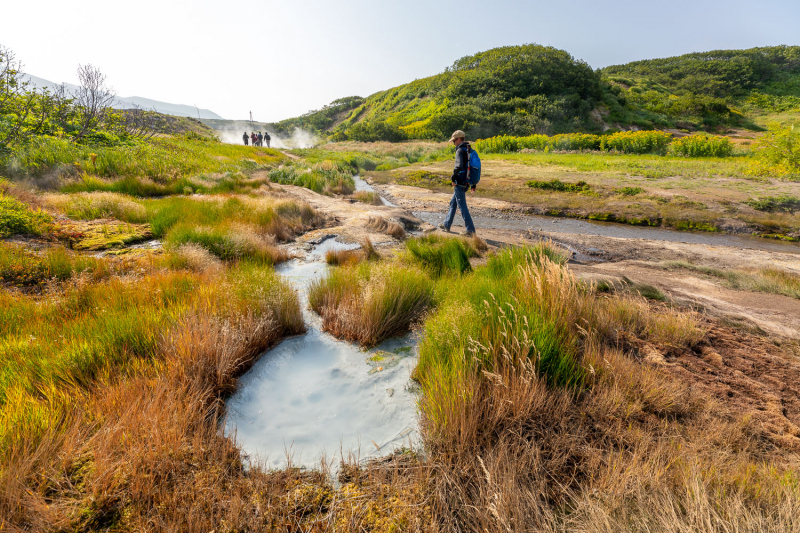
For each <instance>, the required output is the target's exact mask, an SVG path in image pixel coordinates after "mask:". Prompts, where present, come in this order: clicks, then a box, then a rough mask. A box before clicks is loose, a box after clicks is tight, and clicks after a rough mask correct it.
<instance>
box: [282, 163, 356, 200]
mask: <svg viewBox="0 0 800 533" xmlns="http://www.w3.org/2000/svg"><path fill="white" fill-rule="evenodd" d="M269 179H270V180H271V181H273V182H275V183H282V184H284V185H296V186H298V187H305V188H306V189H311V190H312V191H314V192H318V193H335V194H350V193H352V192H353V191H354V190H355V182H354V180H353V168H352V167H350V166H349V165H347V164H346V163H344V162H343V161H334V160H330V159H327V160H324V161H322V162H320V163H315V164H313V165H311V166H307V165H305V164H303V163H293V164H291V165H283V166H281V167H278V168H276V169H274V170H271V171H270V173H269Z"/></svg>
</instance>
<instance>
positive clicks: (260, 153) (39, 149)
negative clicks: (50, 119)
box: [4, 137, 285, 184]
mask: <svg viewBox="0 0 800 533" xmlns="http://www.w3.org/2000/svg"><path fill="white" fill-rule="evenodd" d="M283 159H285V156H283V155H282V154H281V153H280V152H278V151H277V150H271V149H268V148H255V147H247V146H238V145H231V144H222V143H217V142H211V141H196V140H188V139H186V138H182V137H159V138H155V139H151V140H149V141H147V142H140V143H137V144H135V145H133V146H115V147H102V146H93V147H90V146H83V145H78V144H74V143H71V142H69V141H67V140H64V139H56V138H38V139H33V140H31V141H30V142H29V143H26V144H24V145H22V146H20V147H18V148H16V149H15V151H14V152H13V153H12V154H11V156H10V157H8V158H7V159H6V160H5V161H4V165H5V170H6V172H7V173H8V174H9V175H10V176H11V177H25V176H41V175H43V174H45V173H48V172H51V171H53V170H61V171H62V172H64V173H66V174H67V175H70V174H71V175H78V174H81V173H84V172H87V173H91V174H93V175H95V176H100V177H103V178H126V177H127V178H148V179H150V180H152V181H155V182H156V183H160V184H166V183H169V182H172V181H175V180H177V179H179V178H187V177H192V176H197V175H200V174H215V173H226V172H247V171H253V170H256V169H258V168H262V167H267V166H269V165H272V164H274V163H276V162H278V161H281V160H283Z"/></svg>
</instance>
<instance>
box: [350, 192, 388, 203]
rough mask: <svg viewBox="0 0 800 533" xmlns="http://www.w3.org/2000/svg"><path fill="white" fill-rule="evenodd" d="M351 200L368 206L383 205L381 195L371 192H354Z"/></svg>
mask: <svg viewBox="0 0 800 533" xmlns="http://www.w3.org/2000/svg"><path fill="white" fill-rule="evenodd" d="M352 198H353V199H354V200H357V201H359V202H361V203H365V204H369V205H383V202H382V201H381V195H380V194H378V193H376V192H373V191H356V192H354V193H353V196H352Z"/></svg>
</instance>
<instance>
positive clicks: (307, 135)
mask: <svg viewBox="0 0 800 533" xmlns="http://www.w3.org/2000/svg"><path fill="white" fill-rule="evenodd" d="M252 131H253V130H247V134H248V135H250V133H252ZM255 131H256V132H259V131H261V133H264V131H266V132H268V133H269V136H270V137H271V138H272V139H271V140H270V147H271V148H280V149H285V150H291V149H293V148H312V147H313V146H314V145H316V144H317V143H318V142H319V138H318V137H317V136H316V135H314V134H313V133H311V132H309V131H306V130H303V129H300V128H295V129H294V131H293V132H292V136H291V137H281V136H279V135H278V134H276V133H275V132H274V131H272V130H270V129H269V128H266V129H261V130H258V129H257V130H255ZM216 133H217V136H218V137H219V139H220V141H222V142H224V143H227V144H244V141H243V140H242V134H243V133H244V131H239V130H235V129H233V128H232V127H231V128H226V129H224V130H216ZM265 146H266V143H265Z"/></svg>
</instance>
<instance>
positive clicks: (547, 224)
mask: <svg viewBox="0 0 800 533" xmlns="http://www.w3.org/2000/svg"><path fill="white" fill-rule="evenodd" d="M413 214H414V216H415V217H417V218H419V219H420V220H424V221H425V222H427V223H428V224H432V225H434V226H437V225H439V224H440V223H441V222H442V220H444V217H445V215H446V214H447V213H446V212H442V213H436V212H431V211H415V212H414V213H413ZM472 221H473V222H474V223H475V228H476V230H477V232H478V234H479V235H480V230H481V228H483V229H499V230H520V231H525V230H531V231H544V232H548V233H564V234H580V235H598V236H602V237H617V238H622V239H651V240H656V241H666V242H683V243H690V244H710V245H716V246H730V247H734V248H745V249H748V250H763V251H768V252H782V253H788V254H800V244H798V243H792V242H782V241H777V240H770V239H764V238H760V237H751V236H749V235H730V234H727V233H707V232H694V231H677V230H671V229H665V228H651V227H646V226H629V225H626V224H618V223H615V222H598V221H594V220H580V219H575V218H561V217H558V218H556V217H546V216H541V215H524V217H523V218H519V219H510V220H509V219H503V218H492V217H485V216H475V215H472ZM453 226H454V227H462V228H463V227H464V221H463V219H462V218H461V214H460V213H457V214H456V218H455V220H454V222H453Z"/></svg>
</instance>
